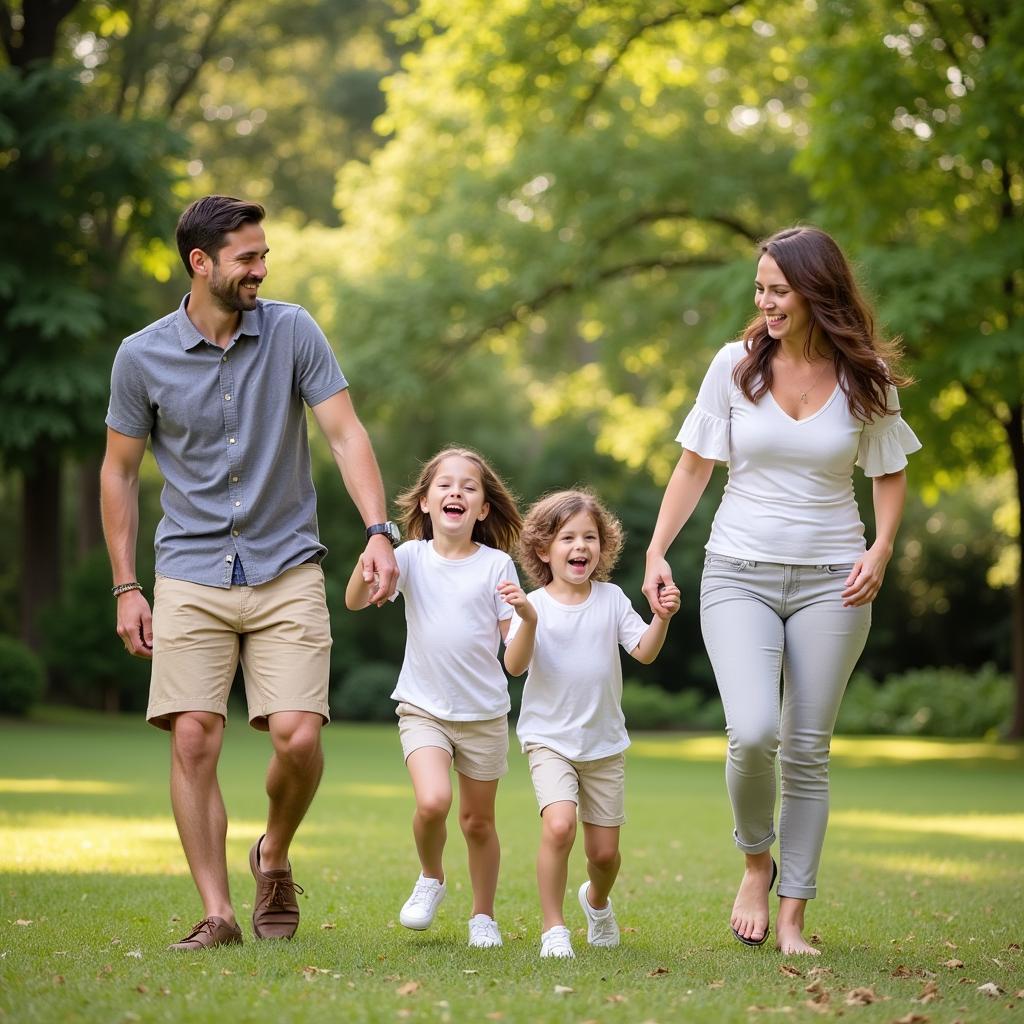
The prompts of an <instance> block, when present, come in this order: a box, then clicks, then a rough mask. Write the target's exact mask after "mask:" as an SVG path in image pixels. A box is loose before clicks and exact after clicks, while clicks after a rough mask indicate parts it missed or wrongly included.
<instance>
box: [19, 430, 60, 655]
mask: <svg viewBox="0 0 1024 1024" xmlns="http://www.w3.org/2000/svg"><path fill="white" fill-rule="evenodd" d="M33 456H34V458H33V462H32V465H31V466H30V467H29V468H27V469H26V470H25V471H24V473H23V474H22V478H21V543H20V545H19V547H20V550H21V587H20V590H21V639H22V640H23V641H24V642H25V643H26V644H28V645H29V647H31V648H32V649H33V650H38V649H39V646H40V640H41V638H42V636H43V631H44V629H45V625H44V624H43V623H41V622H40V621H39V615H40V612H41V611H42V609H43V608H44V607H45V606H46V605H47V604H50V603H51V602H52V601H54V600H56V599H57V597H58V595H59V594H60V576H61V543H60V540H61V536H60V535H61V530H60V504H61V466H60V456H59V455H58V454H57V453H56V451H55V449H54V445H53V443H52V442H51V441H49V440H46V439H44V440H42V441H40V442H38V443H37V444H36V446H35V450H34V452H33Z"/></svg>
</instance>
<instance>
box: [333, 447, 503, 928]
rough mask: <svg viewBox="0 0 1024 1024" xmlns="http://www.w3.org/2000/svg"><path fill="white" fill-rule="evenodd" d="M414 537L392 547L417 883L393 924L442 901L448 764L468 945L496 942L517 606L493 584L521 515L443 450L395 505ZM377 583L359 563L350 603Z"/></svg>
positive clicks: (481, 470) (469, 459)
mask: <svg viewBox="0 0 1024 1024" xmlns="http://www.w3.org/2000/svg"><path fill="white" fill-rule="evenodd" d="M398 507H399V511H400V513H401V515H400V519H401V522H402V525H403V529H404V532H405V533H406V535H407V536H408V537H409V538H410V539H409V540H407V541H406V542H405V543H404V544H401V545H399V547H398V548H397V549H396V551H395V558H396V560H397V561H398V568H399V578H398V590H397V592H396V596H397V594H398V593H401V595H402V596H403V597H404V598H405V617H406V624H407V627H408V635H407V638H406V646H405V660H404V661H403V663H402V670H401V673H400V674H399V677H398V685H397V686H396V687H395V692H394V693H392V694H391V696H392V698H393V699H395V700H397V701H398V702H399V703H398V707H397V709H396V713H397V715H398V733H399V737H400V738H401V742H402V751H403V754H404V756H405V763H406V767H407V768H408V769H409V775H410V776H411V778H412V785H413V792H414V794H415V797H416V813H415V815H414V817H413V835H414V837H415V839H416V850H417V853H418V854H419V859H420V867H421V871H420V876H419V878H418V879H417V880H416V884H415V885H414V886H413V890H412V894H411V895H410V896H409V898H408V899H407V900H406V901H405V905H404V906H403V907H402V910H401V912H400V914H399V920H400V921H401V922H402V924H403V925H405V927H406V928H414V929H416V930H418V931H422V930H423V929H426V928H429V927H430V925H431V923H432V922H433V920H434V915H435V914H436V913H437V908H438V906H439V905H440V903H441V901H442V900H443V899H444V897H445V893H446V891H447V890H446V887H445V881H444V878H445V875H444V868H443V866H442V853H443V851H444V844H445V840H446V838H447V834H448V833H447V827H446V822H447V818H448V811H449V809H450V807H451V804H452V784H451V776H450V768H451V766H452V765H453V764H454V766H455V771H456V772H457V773H458V777H459V824H460V825H461V826H462V832H463V835H464V836H465V837H466V845H467V846H468V848H469V877H470V881H471V884H472V887H473V916H472V917H471V918H470V921H469V944H470V946H474V947H478V948H485V947H490V946H500V945H501V931H500V930H499V929H498V924H497V922H496V921H495V920H494V894H495V890H496V889H497V886H498V863H499V859H500V847H499V845H498V834H497V832H496V831H495V828H494V798H495V794H496V793H497V789H498V779H500V778H501V776H502V775H504V774H505V772H507V771H508V711H509V698H508V683H507V681H506V679H505V675H504V673H503V672H502V670H501V663H500V662H499V661H498V649H499V646H500V643H501V641H502V640H503V639H504V637H505V634H506V633H507V632H508V624H509V619H510V618H511V616H512V608H511V606H509V605H508V604H506V603H505V601H503V600H502V597H501V595H500V593H499V586H500V585H507V586H513V587H516V588H517V589H518V580H519V577H518V576H517V575H516V569H515V565H514V564H513V562H512V559H511V558H510V557H509V554H508V552H509V550H510V549H511V548H512V547H513V546H514V545H515V542H516V538H517V537H518V536H519V530H520V527H521V525H522V518H521V517H520V515H519V510H518V509H517V508H516V503H515V500H514V499H513V497H512V496H511V494H509V492H508V489H507V488H506V487H505V485H504V484H503V483H502V482H501V480H500V479H499V478H498V476H497V475H496V474H495V472H494V470H493V469H491V467H490V466H489V465H488V464H487V462H486V461H485V460H484V459H483V457H482V456H480V455H479V454H477V453H476V452H474V451H471V450H470V449H467V448H446V449H445V450H444V451H442V452H439V453H438V454H437V455H435V456H434V457H433V458H432V459H431V460H430V461H429V462H428V463H427V464H426V465H425V466H424V467H423V470H422V472H421V473H420V475H419V479H417V481H416V483H415V484H414V485H413V486H412V487H410V488H409V489H408V490H407V491H406V492H405V493H404V494H402V495H400V496H399V498H398ZM372 589H373V580H372V579H371V580H367V579H365V577H364V574H363V571H362V566H361V565H360V564H359V563H357V564H356V567H355V570H354V571H353V573H352V577H351V579H350V580H349V583H348V588H347V589H346V591H345V604H346V605H347V606H348V607H349V608H350V609H352V610H356V609H359V608H365V607H366V606H367V604H369V599H370V593H371V590H372Z"/></svg>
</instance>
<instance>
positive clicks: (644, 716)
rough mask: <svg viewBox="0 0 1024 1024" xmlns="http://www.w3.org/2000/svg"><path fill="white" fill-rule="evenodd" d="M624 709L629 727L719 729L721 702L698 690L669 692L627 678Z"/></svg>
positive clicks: (624, 689) (624, 691) (642, 728)
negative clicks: (704, 699)
mask: <svg viewBox="0 0 1024 1024" xmlns="http://www.w3.org/2000/svg"><path fill="white" fill-rule="evenodd" d="M622 710H623V712H624V713H625V716H626V726H627V728H629V729H639V730H646V729H718V728H721V707H720V705H719V703H718V701H708V702H707V703H704V702H703V701H702V698H701V695H700V693H698V692H697V691H696V690H683V691H682V692H680V693H668V692H667V691H665V690H662V689H660V688H659V687H657V686H645V685H644V684H643V683H637V682H634V681H633V680H627V681H626V682H625V683H624V684H623V687H622Z"/></svg>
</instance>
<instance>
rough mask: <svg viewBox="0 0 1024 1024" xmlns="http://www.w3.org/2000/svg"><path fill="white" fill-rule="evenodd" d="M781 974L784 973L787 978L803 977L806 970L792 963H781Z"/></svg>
mask: <svg viewBox="0 0 1024 1024" xmlns="http://www.w3.org/2000/svg"><path fill="white" fill-rule="evenodd" d="M779 974H783V975H785V976H786V977H787V978H802V977H803V976H804V972H803V971H801V970H800V969H799V968H798V967H794V966H793V965H792V964H779Z"/></svg>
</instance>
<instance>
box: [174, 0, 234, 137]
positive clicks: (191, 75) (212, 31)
mask: <svg viewBox="0 0 1024 1024" xmlns="http://www.w3.org/2000/svg"><path fill="white" fill-rule="evenodd" d="M234 2H235V0H221V2H220V5H219V6H218V7H217V9H216V10H215V11H214V12H213V14H211V15H210V25H209V28H208V29H207V31H206V35H205V36H203V40H202V42H201V43H200V44H199V46H198V48H197V49H196V58H197V59H196V61H195V63H194V64H193V66H192V67H191V68H190V69H189V70H188V72H187V73H186V75H185V77H184V78H183V79H182V80H181V81H180V82H179V83H178V88H177V89H175V90H174V92H172V93H171V95H170V98H169V99H168V101H167V116H168V117H173V116H174V112H175V110H177V108H178V104H179V103H180V102H181V101H182V100H183V99H184V98H185V97H186V96H187V95H188V92H189V90H190V89H191V88H192V86H193V85H194V84H195V81H196V79H197V78H198V77H199V72H200V71H202V70H203V66H204V65H205V64H206V62H207V60H209V57H210V51H211V50H212V49H213V42H214V38H215V36H216V35H217V33H218V32H219V31H220V27H221V24H222V23H223V21H224V18H225V17H226V16H227V13H228V11H229V10H230V9H231V6H232V4H234Z"/></svg>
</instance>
